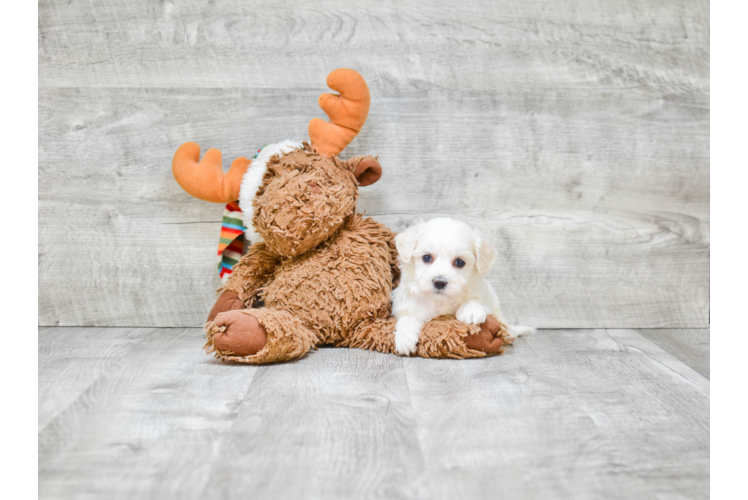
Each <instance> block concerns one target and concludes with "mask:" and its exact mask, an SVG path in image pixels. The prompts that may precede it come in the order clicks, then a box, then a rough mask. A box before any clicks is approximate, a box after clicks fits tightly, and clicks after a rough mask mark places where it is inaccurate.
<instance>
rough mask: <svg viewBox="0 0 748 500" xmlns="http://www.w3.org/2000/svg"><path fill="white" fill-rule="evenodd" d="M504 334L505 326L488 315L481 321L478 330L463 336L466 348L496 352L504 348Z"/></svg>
mask: <svg viewBox="0 0 748 500" xmlns="http://www.w3.org/2000/svg"><path fill="white" fill-rule="evenodd" d="M505 336H506V326H504V325H503V324H502V323H501V322H500V321H499V320H497V319H496V318H494V317H493V316H488V317H487V318H486V321H484V322H483V323H481V325H480V332H478V333H475V334H473V335H468V336H467V337H465V345H467V347H468V349H473V350H475V351H483V352H485V353H486V354H496V353H498V352H501V351H502V350H503V349H504V337H505ZM507 343H509V342H507Z"/></svg>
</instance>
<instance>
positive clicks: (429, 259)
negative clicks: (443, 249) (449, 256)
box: [421, 254, 434, 264]
mask: <svg viewBox="0 0 748 500" xmlns="http://www.w3.org/2000/svg"><path fill="white" fill-rule="evenodd" d="M421 259H422V260H423V261H424V262H425V263H426V264H431V261H432V260H434V258H433V257H432V256H431V255H429V254H426V255H424V256H423V257H421Z"/></svg>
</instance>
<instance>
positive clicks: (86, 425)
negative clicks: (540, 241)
mask: <svg viewBox="0 0 748 500" xmlns="http://www.w3.org/2000/svg"><path fill="white" fill-rule="evenodd" d="M202 339H203V334H202V332H201V331H200V329H195V328H155V329H134V328H132V329H130V328H63V327H50V328H40V329H39V497H40V498H45V499H54V498H60V499H62V498H65V499H67V498H82V499H86V498H98V499H100V498H138V499H149V498H154V499H156V498H158V499H163V498H175V499H176V498H178V499H184V498H195V499H198V498H199V499H211V498H216V499H226V498H247V497H250V498H326V499H330V498H444V499H454V498H544V499H545V498H575V499H586V498H589V499H600V498H621V499H631V498H706V497H708V495H709V380H708V376H709V331H708V330H689V331H687V332H684V331H682V330H677V329H676V330H620V329H619V330H603V329H600V330H540V331H539V332H538V333H537V334H536V335H533V336H528V337H526V338H521V339H519V340H518V342H517V343H516V345H515V346H514V347H513V348H511V349H508V350H507V352H506V354H505V355H503V356H500V357H496V358H489V359H478V360H469V361H451V360H424V359H411V358H399V357H396V356H392V355H383V354H379V353H372V352H368V351H359V350H355V349H350V350H349V349H328V348H325V349H320V350H319V351H316V352H312V353H310V354H309V355H307V356H306V357H304V358H302V359H301V360H298V361H296V362H292V363H285V364H279V365H271V366H262V367H253V366H243V365H234V364H227V363H221V362H220V361H218V360H215V359H214V358H212V357H210V356H207V355H205V354H204V353H203V352H202V351H200V349H199V346H200V345H201V343H202Z"/></svg>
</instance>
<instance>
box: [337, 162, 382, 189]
mask: <svg viewBox="0 0 748 500" xmlns="http://www.w3.org/2000/svg"><path fill="white" fill-rule="evenodd" d="M345 163H346V165H347V166H348V169H349V170H350V171H351V172H353V175H355V176H356V180H357V181H358V185H359V186H369V185H371V184H374V183H375V182H377V181H378V180H379V178H380V177H382V166H381V165H380V164H379V161H378V158H375V157H373V156H357V157H355V158H351V159H350V160H348V161H346V162H345Z"/></svg>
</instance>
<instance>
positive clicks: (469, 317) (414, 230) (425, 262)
mask: <svg viewBox="0 0 748 500" xmlns="http://www.w3.org/2000/svg"><path fill="white" fill-rule="evenodd" d="M395 245H396V246H397V252H398V254H399V259H400V268H401V272H402V276H401V278H400V285H399V286H398V287H397V288H395V289H394V290H393V291H392V313H393V314H394V316H395V317H396V318H397V326H396V328H395V350H396V351H397V352H398V354H402V355H407V354H410V353H412V352H413V351H415V349H416V345H417V344H418V339H419V337H420V334H421V327H422V326H423V324H424V323H426V322H427V321H430V320H432V319H434V318H436V317H437V316H439V315H441V314H454V315H455V317H456V318H457V319H458V320H459V321H462V322H464V323H473V324H481V323H483V322H484V321H485V320H486V315H488V314H493V315H494V316H496V319H498V320H499V321H501V322H502V323H504V324H506V321H505V320H504V316H503V314H502V313H501V304H500V303H499V298H498V296H497V295H496V292H494V290H493V288H492V287H491V285H490V284H489V283H488V281H486V279H485V275H486V273H487V272H488V270H489V269H490V268H491V264H493V261H494V259H495V256H496V252H495V250H494V248H493V246H492V245H491V243H490V242H488V241H487V240H486V239H485V238H483V237H481V235H480V234H478V232H477V231H475V230H474V229H473V228H471V227H470V226H468V225H467V224H465V223H464V222H461V221H458V220H455V219H451V218H449V217H439V218H437V219H431V220H429V221H428V222H420V223H418V224H416V225H414V226H411V227H409V228H408V229H406V230H405V231H403V232H402V233H400V234H398V235H397V236H396V237H395ZM508 330H509V335H510V336H511V337H517V336H518V335H522V334H525V333H530V332H532V331H533V329H532V328H529V327H525V326H508Z"/></svg>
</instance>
